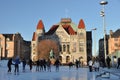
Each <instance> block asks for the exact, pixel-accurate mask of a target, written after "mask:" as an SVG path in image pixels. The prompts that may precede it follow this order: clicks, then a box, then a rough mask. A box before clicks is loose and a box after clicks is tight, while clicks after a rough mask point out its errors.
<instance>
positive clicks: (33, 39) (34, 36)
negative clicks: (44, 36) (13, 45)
mask: <svg viewBox="0 0 120 80" xmlns="http://www.w3.org/2000/svg"><path fill="white" fill-rule="evenodd" d="M35 38H36V35H35V32H34V33H33V37H32V41H35Z"/></svg>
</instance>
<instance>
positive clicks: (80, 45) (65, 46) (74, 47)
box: [60, 44, 84, 52]
mask: <svg viewBox="0 0 120 80" xmlns="http://www.w3.org/2000/svg"><path fill="white" fill-rule="evenodd" d="M76 48H77V47H76V44H73V48H72V52H76V50H77V49H76ZM60 51H62V52H70V45H63V46H61V48H60ZM79 51H80V52H84V44H79Z"/></svg>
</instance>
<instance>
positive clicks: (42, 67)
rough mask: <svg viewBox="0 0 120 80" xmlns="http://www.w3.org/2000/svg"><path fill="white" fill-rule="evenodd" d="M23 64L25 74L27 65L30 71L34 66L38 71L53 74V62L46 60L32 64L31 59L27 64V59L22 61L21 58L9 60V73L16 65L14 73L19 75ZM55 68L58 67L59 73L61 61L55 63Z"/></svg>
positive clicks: (57, 60)
mask: <svg viewBox="0 0 120 80" xmlns="http://www.w3.org/2000/svg"><path fill="white" fill-rule="evenodd" d="M20 63H22V70H23V72H25V66H26V64H28V65H29V69H30V70H32V67H33V65H35V66H36V71H49V72H51V64H52V63H51V60H50V59H48V60H45V59H39V60H37V61H36V62H32V60H31V59H30V60H29V61H28V62H26V60H25V59H22V60H20V59H19V57H16V58H15V59H12V58H10V59H9V60H8V63H7V66H8V73H11V70H12V68H11V67H12V65H14V67H15V68H14V73H15V75H16V74H19V64H20ZM54 65H55V67H56V71H59V65H60V61H59V59H56V61H55V63H54Z"/></svg>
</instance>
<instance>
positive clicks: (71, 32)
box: [62, 25, 76, 35]
mask: <svg viewBox="0 0 120 80" xmlns="http://www.w3.org/2000/svg"><path fill="white" fill-rule="evenodd" d="M62 27H63V28H64V29H65V31H66V32H67V33H68V34H70V35H75V34H76V32H75V31H74V30H73V28H72V27H71V25H62Z"/></svg>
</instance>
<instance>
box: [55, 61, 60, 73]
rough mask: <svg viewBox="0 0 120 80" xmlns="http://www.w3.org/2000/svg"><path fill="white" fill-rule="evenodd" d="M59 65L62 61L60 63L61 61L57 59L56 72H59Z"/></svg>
mask: <svg viewBox="0 0 120 80" xmlns="http://www.w3.org/2000/svg"><path fill="white" fill-rule="evenodd" d="M59 65H60V61H59V59H57V60H56V61H55V66H56V71H59Z"/></svg>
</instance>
